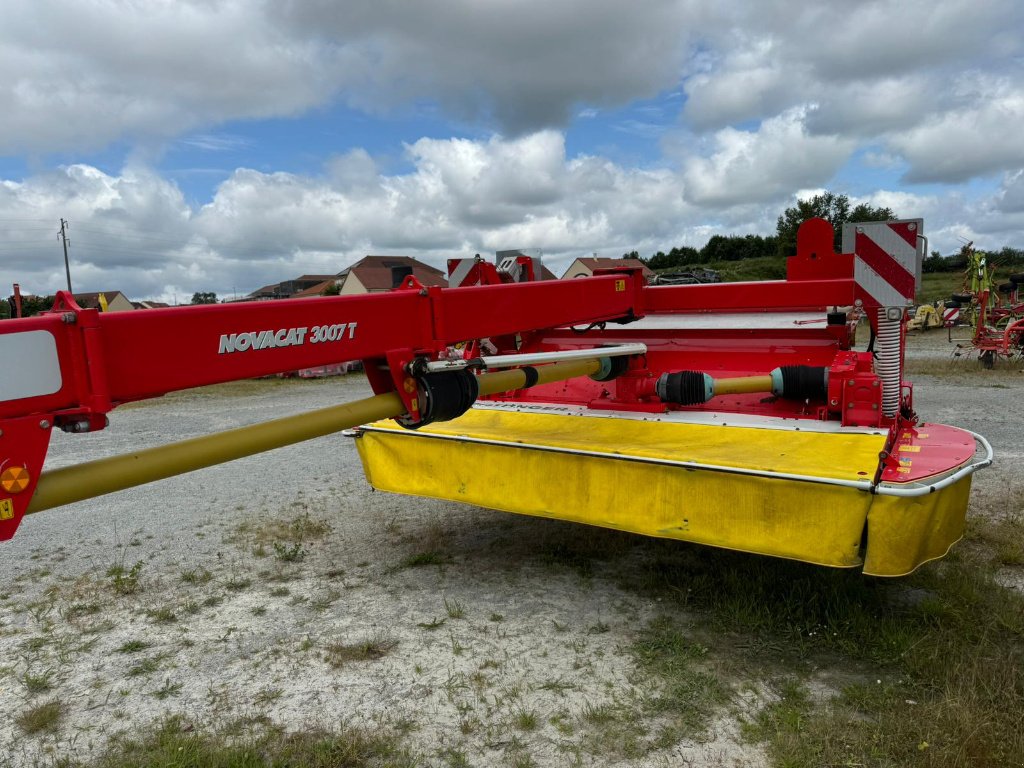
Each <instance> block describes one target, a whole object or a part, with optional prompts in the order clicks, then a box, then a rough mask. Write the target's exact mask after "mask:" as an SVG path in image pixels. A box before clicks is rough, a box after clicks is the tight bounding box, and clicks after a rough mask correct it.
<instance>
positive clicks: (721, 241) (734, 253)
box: [700, 235, 776, 263]
mask: <svg viewBox="0 0 1024 768" xmlns="http://www.w3.org/2000/svg"><path fill="white" fill-rule="evenodd" d="M775 250H776V246H775V238H774V237H761V236H760V235H713V236H712V237H711V239H710V240H708V242H707V244H706V245H705V246H704V247H703V248H702V249H701V251H700V260H701V262H703V263H707V262H712V261H743V260H744V259H759V258H762V257H764V256H774V255H775Z"/></svg>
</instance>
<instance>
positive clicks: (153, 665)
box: [128, 656, 161, 677]
mask: <svg viewBox="0 0 1024 768" xmlns="http://www.w3.org/2000/svg"><path fill="white" fill-rule="evenodd" d="M160 660H161V657H160V656H152V657H150V658H148V659H143V660H142V661H140V662H138V663H136V664H132V666H130V667H128V677H141V676H143V675H151V674H153V673H154V672H156V671H157V670H158V669H160Z"/></svg>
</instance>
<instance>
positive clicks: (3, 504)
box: [0, 499, 14, 520]
mask: <svg viewBox="0 0 1024 768" xmlns="http://www.w3.org/2000/svg"><path fill="white" fill-rule="evenodd" d="M13 517H14V502H13V501H12V500H11V499H0V520H10V519H12V518H13Z"/></svg>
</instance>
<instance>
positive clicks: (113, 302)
mask: <svg viewBox="0 0 1024 768" xmlns="http://www.w3.org/2000/svg"><path fill="white" fill-rule="evenodd" d="M101 293H102V294H103V296H104V297H105V298H106V300H107V312H127V311H129V310H134V309H135V306H134V305H133V304H132V302H131V301H130V300H129V299H128V297H127V296H125V295H124V294H123V293H121V292H120V291H98V292H97V293H76V294H75V303H76V304H78V306H80V307H81V308H82V309H102V306H101V305H100V294H101Z"/></svg>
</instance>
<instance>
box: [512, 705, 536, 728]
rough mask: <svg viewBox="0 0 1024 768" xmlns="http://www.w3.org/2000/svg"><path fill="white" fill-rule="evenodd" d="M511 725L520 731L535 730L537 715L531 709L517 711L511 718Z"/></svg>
mask: <svg viewBox="0 0 1024 768" xmlns="http://www.w3.org/2000/svg"><path fill="white" fill-rule="evenodd" d="M513 723H514V724H515V726H516V728H518V729H519V730H520V731H535V730H537V713H536V712H534V711H533V710H532V709H519V710H517V711H516V713H515V716H514V717H513Z"/></svg>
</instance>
